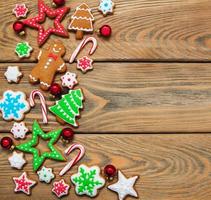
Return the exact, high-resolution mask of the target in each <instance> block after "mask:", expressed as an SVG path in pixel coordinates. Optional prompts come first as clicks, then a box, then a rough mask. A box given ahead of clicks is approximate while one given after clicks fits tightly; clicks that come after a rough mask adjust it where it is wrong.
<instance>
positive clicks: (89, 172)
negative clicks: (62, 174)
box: [71, 165, 105, 197]
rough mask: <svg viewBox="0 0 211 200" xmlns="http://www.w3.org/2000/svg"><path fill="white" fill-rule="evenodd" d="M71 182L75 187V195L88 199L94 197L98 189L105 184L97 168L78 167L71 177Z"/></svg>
mask: <svg viewBox="0 0 211 200" xmlns="http://www.w3.org/2000/svg"><path fill="white" fill-rule="evenodd" d="M71 181H72V182H73V184H74V185H75V191H76V194H78V195H87V196H89V197H95V196H96V195H97V192H98V189H100V188H102V187H103V186H104V184H105V180H104V179H103V178H102V177H101V176H100V168H99V167H97V166H93V167H90V168H89V167H87V166H85V165H80V166H79V168H78V173H77V174H74V175H72V176H71Z"/></svg>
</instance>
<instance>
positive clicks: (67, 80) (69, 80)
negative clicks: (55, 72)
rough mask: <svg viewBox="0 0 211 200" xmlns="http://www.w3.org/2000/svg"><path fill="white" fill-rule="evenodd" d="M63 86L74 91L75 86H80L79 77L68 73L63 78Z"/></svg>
mask: <svg viewBox="0 0 211 200" xmlns="http://www.w3.org/2000/svg"><path fill="white" fill-rule="evenodd" d="M61 81H62V86H64V87H68V88H69V89H73V87H74V86H75V85H77V84H78V81H77V75H76V74H75V73H71V72H66V74H65V75H63V76H62V77H61Z"/></svg>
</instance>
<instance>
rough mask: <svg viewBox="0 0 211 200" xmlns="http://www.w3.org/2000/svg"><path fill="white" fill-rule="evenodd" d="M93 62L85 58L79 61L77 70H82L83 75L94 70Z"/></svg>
mask: <svg viewBox="0 0 211 200" xmlns="http://www.w3.org/2000/svg"><path fill="white" fill-rule="evenodd" d="M92 63H93V60H92V59H91V58H88V57H87V56H84V57H82V58H80V59H78V60H77V69H80V70H81V71H82V72H83V73H86V72H87V71H89V70H92V69H93V65H92Z"/></svg>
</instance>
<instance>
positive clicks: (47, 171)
mask: <svg viewBox="0 0 211 200" xmlns="http://www.w3.org/2000/svg"><path fill="white" fill-rule="evenodd" d="M37 174H38V176H39V180H40V181H41V182H45V183H50V182H51V180H52V179H53V178H54V177H55V175H54V174H53V171H52V168H47V167H44V166H43V167H42V169H41V170H40V171H38V172H37Z"/></svg>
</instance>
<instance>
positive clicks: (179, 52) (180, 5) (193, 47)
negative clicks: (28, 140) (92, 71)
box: [0, 0, 211, 62]
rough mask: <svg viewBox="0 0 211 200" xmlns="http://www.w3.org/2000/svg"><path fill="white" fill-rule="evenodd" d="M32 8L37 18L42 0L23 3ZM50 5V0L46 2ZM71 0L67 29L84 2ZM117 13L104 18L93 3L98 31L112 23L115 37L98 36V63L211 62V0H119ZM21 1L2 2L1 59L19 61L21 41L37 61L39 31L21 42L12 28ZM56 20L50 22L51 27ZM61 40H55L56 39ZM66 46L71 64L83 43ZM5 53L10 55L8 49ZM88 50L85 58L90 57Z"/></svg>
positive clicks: (70, 41)
mask: <svg viewBox="0 0 211 200" xmlns="http://www.w3.org/2000/svg"><path fill="white" fill-rule="evenodd" d="M24 2H25V3H27V5H28V7H29V9H30V15H29V16H36V15H37V1H36V0H35V1H30V0H26V1H24ZM45 2H46V3H48V4H50V2H51V1H50V0H45ZM82 2H83V1H81V2H78V1H77V0H71V1H70V0H68V1H67V5H68V6H71V8H72V9H71V12H70V14H69V15H68V16H67V17H66V18H65V20H64V21H63V24H64V26H65V27H67V25H68V23H69V20H70V16H71V15H72V14H73V12H74V9H75V7H76V6H77V5H79V3H82ZM115 2H116V9H115V13H114V15H112V16H108V17H103V16H102V15H101V14H100V13H99V12H98V11H97V6H98V1H97V0H90V1H89V5H90V7H92V8H93V13H94V16H95V19H96V22H95V29H96V30H97V29H98V28H99V27H100V26H102V25H103V24H109V25H111V26H112V29H113V36H112V37H111V38H110V40H109V41H107V40H104V39H103V38H98V41H99V48H98V50H97V52H96V53H95V54H94V55H93V58H94V59H95V60H97V61H109V60H110V61H111V60H118V61H120V60H121V61H124V60H181V61H183V60H197V61H202V60H203V61H205V60H206V61H209V60H210V49H211V26H210V24H211V13H210V9H211V1H209V0H200V1H198V0H189V1H187V0H162V1H159V0H150V1H149V0H130V1H127V0H116V1H115ZM15 3H18V0H10V1H1V5H0V30H1V31H0V52H1V54H0V60H1V61H4V62H7V61H13V62H16V61H19V59H18V57H17V56H16V55H15V53H14V48H15V45H16V44H17V43H18V42H19V41H22V40H26V41H28V42H30V43H31V45H32V46H33V47H34V48H35V51H34V53H33V56H32V57H31V58H30V59H26V60H22V61H24V62H25V61H34V60H35V57H36V52H37V51H38V47H37V42H36V38H37V31H36V30H30V29H27V36H26V37H23V38H20V37H18V36H16V35H15V34H14V32H13V30H12V28H11V27H12V24H13V22H14V21H15V17H14V16H12V14H11V12H12V9H13V7H14V5H15ZM48 26H51V22H47V23H46V27H48ZM52 38H56V37H52ZM63 41H64V42H65V44H66V48H67V54H66V60H68V59H69V57H70V55H71V53H72V52H73V50H74V49H75V48H76V46H77V44H78V43H79V42H76V41H75V34H74V33H71V32H70V38H69V39H68V40H67V39H64V40H63ZM5 49H6V51H5ZM86 53H87V51H86V50H84V51H83V53H82V54H86Z"/></svg>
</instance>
